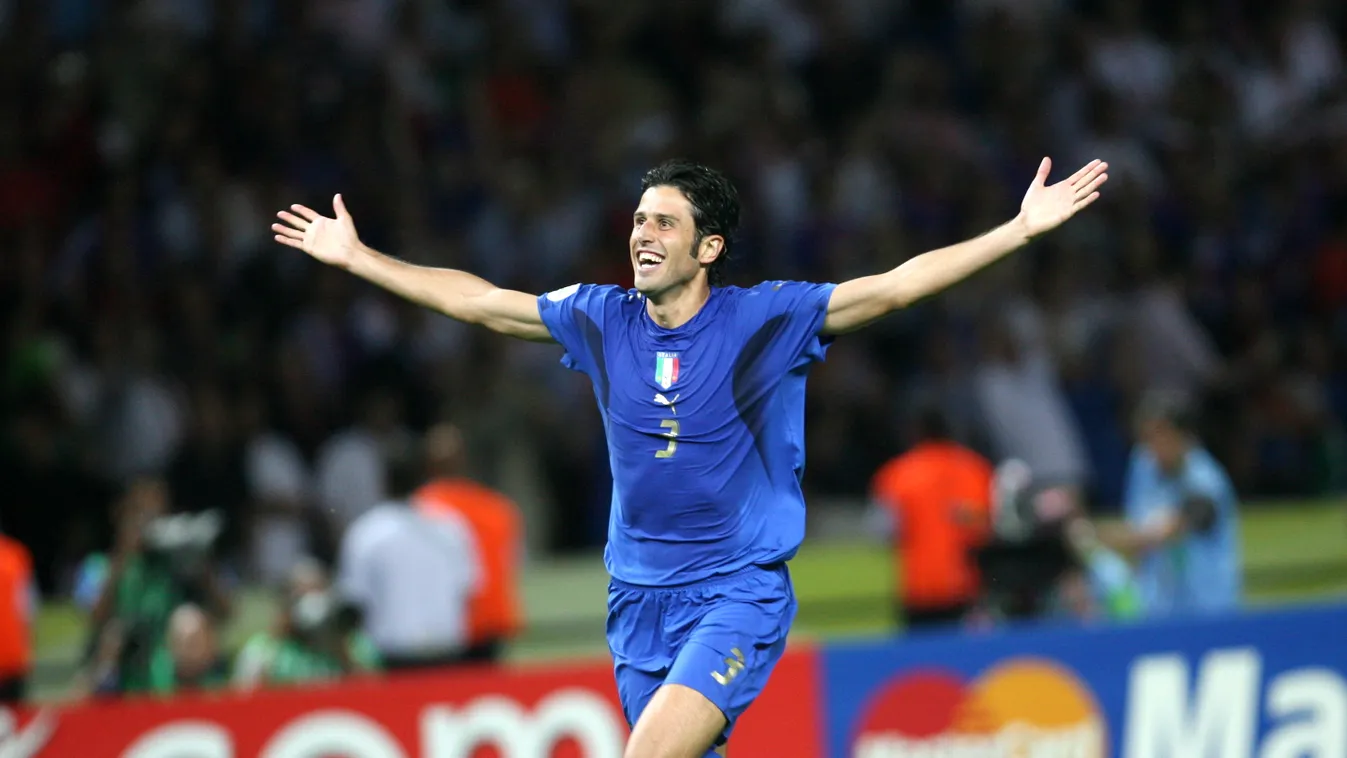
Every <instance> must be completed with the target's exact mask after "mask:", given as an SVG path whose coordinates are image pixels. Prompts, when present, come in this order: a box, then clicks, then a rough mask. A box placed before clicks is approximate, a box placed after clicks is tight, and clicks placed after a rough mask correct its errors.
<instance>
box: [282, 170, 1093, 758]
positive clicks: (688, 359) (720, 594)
mask: <svg viewBox="0 0 1347 758" xmlns="http://www.w3.org/2000/svg"><path fill="white" fill-rule="evenodd" d="M1051 165H1052V164H1051V162H1050V161H1049V160H1048V159H1046V158H1045V159H1044V160H1043V162H1042V164H1041V165H1040V166H1039V169H1038V173H1037V175H1036V176H1035V177H1034V180H1033V182H1032V184H1031V185H1030V186H1029V190H1028V192H1026V193H1025V195H1024V199H1023V201H1022V203H1021V205H1020V212H1019V214H1018V215H1016V216H1015V218H1014V219H1013V220H1011V221H1010V222H1008V223H1006V224H1004V225H1002V226H999V227H997V228H995V229H993V230H991V231H989V232H987V233H985V234H983V235H982V236H980V237H977V238H976V239H972V240H969V241H966V242H963V243H960V244H957V245H954V246H951V247H947V248H943V249H940V250H936V251H933V252H929V253H925V254H923V255H920V256H917V257H915V258H913V259H912V260H910V261H908V262H906V263H904V264H903V265H901V266H899V267H897V268H895V269H893V270H892V271H888V272H886V273H882V274H878V275H874V276H867V277H861V278H859V279H854V280H851V281H848V282H843V283H841V284H836V285H833V284H808V283H802V282H786V281H772V282H764V283H762V284H759V285H757V286H755V287H751V288H748V289H740V288H737V287H726V286H722V285H721V282H720V279H721V272H722V270H723V266H724V264H725V262H726V260H727V258H728V253H729V251H730V241H731V237H732V234H733V232H734V230H735V227H736V226H737V224H738V221H739V198H738V193H737V191H736V190H735V188H734V185H732V184H731V183H730V182H729V181H728V180H727V179H726V178H725V177H724V176H722V175H721V174H719V173H718V172H716V171H714V170H712V169H710V168H706V167H704V166H700V165H695V164H691V163H685V162H681V161H675V162H669V163H665V164H663V165H660V166H658V167H656V168H654V169H652V170H651V171H650V172H648V173H647V174H646V175H645V178H644V180H643V181H642V190H643V192H642V195H641V199H640V204H639V205H638V206H637V208H636V211H635V213H634V214H633V216H632V228H631V238H630V240H629V245H628V248H629V249H628V254H629V256H630V258H631V264H632V267H633V268H634V269H635V277H636V279H635V285H636V286H635V289H634V290H632V291H625V290H623V289H621V288H618V287H614V286H596V285H590V284H574V285H571V286H569V287H564V288H562V289H558V290H555V291H553V292H549V293H547V294H544V295H542V296H534V295H528V294H524V293H521V292H514V291H510V290H505V289H501V288H499V287H496V286H494V285H492V284H491V283H489V282H486V281H484V280H482V279H480V278H478V277H476V276H473V275H472V274H469V273H467V272H464V271H453V270H447V269H434V268H424V267H419V266H413V265H410V264H407V263H404V262H401V261H398V260H396V259H394V258H390V257H388V256H386V255H383V254H381V253H379V252H376V251H374V250H372V249H370V248H369V247H367V246H365V245H363V244H361V242H360V238H359V236H357V234H356V228H355V224H354V222H353V221H352V219H351V214H350V213H349V212H348V211H347V209H346V206H345V205H344V203H343V202H342V199H341V196H340V195H337V196H335V197H334V198H333V201H332V205H333V210H334V211H335V218H330V217H325V216H321V215H319V214H318V213H317V212H315V211H313V210H311V209H309V208H306V207H304V206H301V205H294V206H291V209H290V211H282V212H281V213H280V214H278V215H279V217H280V219H281V220H282V221H283V222H284V223H278V224H274V225H273V226H272V230H273V231H274V232H275V233H276V241H277V242H280V243H282V244H285V245H289V246H290V247H295V248H299V249H300V250H303V251H304V252H306V253H308V254H309V255H311V256H313V257H314V258H316V259H318V260H320V261H322V262H324V263H328V264H331V265H334V266H337V267H340V268H343V269H346V270H347V271H350V272H351V273H353V274H355V275H357V276H360V277H362V278H364V279H367V280H369V281H371V282H373V283H375V284H377V285H379V286H381V287H384V288H386V289H388V290H390V291H392V292H394V293H396V294H398V295H401V296H402V297H405V298H408V299H410V300H412V301H415V302H417V303H420V304H422V305H424V306H426V307H429V308H432V309H434V310H437V311H439V312H441V313H444V314H445V315H448V316H450V317H451V318H454V319H457V320H459V321H464V322H468V323H472V324H480V325H482V326H485V327H487V328H488V329H491V330H493V331H496V332H500V333H502V334H508V335H510V336H513V337H519V338H522V339H526V340H533V341H538V342H557V343H560V344H561V347H562V348H563V349H564V351H565V354H564V356H563V357H562V363H563V364H564V365H566V366H567V367H569V368H572V369H574V370H577V371H581V372H584V373H585V374H586V375H588V376H589V378H590V379H591V381H592V382H593V385H594V395H595V397H596V398H597V400H598V405H599V412H600V414H601V415H602V417H603V422H604V427H605V429H606V431H607V437H608V449H609V460H610V462H611V465H612V473H613V499H612V513H611V517H610V520H609V529H608V546H607V549H606V550H605V554H604V562H605V565H606V567H607V569H608V571H609V573H610V574H611V576H612V582H611V584H610V587H609V595H608V645H609V649H610V650H611V652H612V656H613V663H614V668H615V674H616V678H617V687H618V692H619V695H620V696H621V700H622V706H623V709H624V710H625V712H626V717H627V720H628V722H629V723H630V724H631V726H632V734H631V738H630V740H629V741H628V744H627V748H626V756H627V758H656V757H658V758H664V757H666V756H667V757H672V758H702V757H703V756H706V755H710V754H717V753H718V754H720V755H724V748H723V746H724V744H725V742H726V740H727V739H728V737H729V735H730V732H731V730H732V729H733V727H734V723H735V720H736V719H737V718H738V717H739V715H740V714H742V713H743V712H744V709H746V708H747V707H748V705H749V704H750V703H751V702H752V701H753V699H754V698H755V697H756V696H757V695H758V693H760V692H761V691H762V688H763V686H764V684H765V683H766V681H767V678H768V676H769V675H770V673H771V670H772V668H773V666H774V665H775V664H776V662H777V660H778V659H779V658H780V657H781V654H782V652H783V651H784V649H785V643H786V633H787V631H788V630H789V628H790V625H791V622H792V620H793V619H794V617H795V609H796V604H795V596H794V593H793V591H792V588H791V583H790V577H789V574H788V573H787V570H786V561H788V560H789V559H790V558H791V557H793V556H794V555H795V551H796V549H797V548H798V547H799V545H800V542H801V540H802V539H803V537H804V498H803V495H802V493H801V489H800V479H801V476H802V474H803V470H804V442H803V435H804V429H803V426H804V382H805V375H806V373H807V372H808V369H809V366H810V364H812V363H813V362H815V361H819V360H822V359H823V357H824V353H825V352H826V351H827V348H828V345H829V343H830V342H831V340H832V338H833V336H834V335H838V334H842V333H844V332H849V331H852V330H855V329H859V328H860V327H862V326H865V325H866V324H869V323H870V322H872V321H875V320H876V319H879V318H881V317H883V316H884V315H886V314H889V313H892V312H894V311H896V310H898V309H900V308H903V307H906V306H908V305H910V304H912V303H914V302H916V301H918V300H920V299H922V298H924V297H926V296H928V295H932V294H934V293H936V292H939V291H940V290H943V289H945V288H946V287H948V286H950V285H952V284H954V283H955V282H957V281H959V280H961V279H963V278H965V277H967V276H969V275H970V274H972V273H974V272H975V271H977V270H979V269H981V268H983V267H984V266H987V265H988V264H990V263H992V262H993V261H996V260H998V259H1000V258H1001V257H1003V256H1005V255H1006V254H1008V253H1010V252H1011V251H1013V250H1015V249H1017V248H1019V247H1021V246H1023V245H1024V244H1025V243H1027V242H1028V241H1029V240H1031V239H1033V238H1034V237H1036V236H1038V235H1040V234H1043V233H1044V232H1047V231H1049V230H1051V229H1053V228H1054V227H1056V226H1058V225H1060V224H1061V223H1063V222H1064V221H1066V220H1067V219H1068V218H1070V217H1071V216H1073V215H1074V214H1075V213H1077V212H1078V211H1080V210H1081V209H1083V208H1085V207H1086V206H1088V205H1089V204H1090V203H1092V202H1094V201H1095V200H1096V199H1097V198H1098V197H1099V193H1098V189H1099V187H1100V186H1101V185H1102V184H1103V183H1104V181H1105V180H1106V179H1107V178H1108V176H1107V174H1106V173H1105V171H1106V169H1107V164H1104V163H1102V162H1100V161H1097V160H1096V161H1093V162H1091V163H1089V164H1088V165H1086V166H1084V167H1083V168H1081V169H1080V170H1079V171H1077V172H1076V173H1075V174H1073V175H1072V176H1071V177H1070V178H1069V179H1067V180H1065V181H1063V182H1059V183H1057V184H1053V185H1049V184H1047V178H1048V172H1049V171H1050V169H1051Z"/></svg>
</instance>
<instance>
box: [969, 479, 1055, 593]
mask: <svg viewBox="0 0 1347 758" xmlns="http://www.w3.org/2000/svg"><path fill="white" fill-rule="evenodd" d="M992 486H993V509H994V510H993V518H992V538H991V540H989V541H988V543H987V544H986V545H983V546H982V547H980V548H978V550H977V551H976V553H975V558H976V561H977V565H978V570H979V571H980V572H981V574H982V583H983V587H984V588H985V589H984V597H983V602H984V604H985V606H986V607H987V610H989V611H991V612H992V613H994V614H995V615H997V616H999V617H1001V618H1006V619H1029V618H1037V617H1040V616H1042V615H1043V614H1044V613H1045V612H1046V611H1047V610H1048V608H1049V606H1050V604H1051V602H1052V595H1053V591H1054V588H1055V587H1056V586H1057V584H1058V583H1059V581H1060V580H1061V579H1062V578H1063V577H1064V576H1065V575H1066V574H1067V573H1068V572H1069V571H1071V570H1072V569H1074V568H1077V567H1078V565H1079V563H1078V561H1077V559H1076V557H1075V554H1074V553H1073V552H1072V551H1071V549H1070V547H1069V545H1068V544H1067V539H1066V533H1065V528H1064V527H1065V526H1066V523H1067V521H1068V518H1069V516H1070V514H1071V512H1072V503H1071V499H1070V496H1069V495H1068V494H1067V493H1066V492H1065V491H1063V490H1062V489H1061V488H1057V487H1052V486H1045V485H1043V484H1041V483H1038V482H1035V481H1034V478H1033V472H1032V471H1031V470H1030V469H1029V467H1028V465H1026V464H1025V463H1024V462H1022V461H1018V460H1009V461H1006V462H1004V463H1002V464H1001V465H1000V466H998V467H997V469H996V473H995V475H994V478H993V485H992Z"/></svg>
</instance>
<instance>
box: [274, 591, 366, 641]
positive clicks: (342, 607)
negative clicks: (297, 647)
mask: <svg viewBox="0 0 1347 758" xmlns="http://www.w3.org/2000/svg"><path fill="white" fill-rule="evenodd" d="M289 617H290V633H291V634H292V635H294V637H295V638H296V639H297V640H299V641H300V642H301V643H303V644H305V645H307V646H309V647H314V648H323V649H329V650H330V649H335V648H336V647H339V646H340V645H341V644H343V642H344V640H345V639H346V636H347V635H349V634H350V633H351V632H353V631H355V630H356V629H358V628H359V627H360V611H359V609H357V608H356V607H355V606H354V605H352V604H351V603H349V602H346V601H345V600H344V599H342V598H341V597H340V596H339V595H337V594H336V593H334V592H332V591H330V590H320V591H315V592H305V593H304V594H302V595H300V596H299V597H297V598H295V600H294V602H292V603H291V604H290V613H289Z"/></svg>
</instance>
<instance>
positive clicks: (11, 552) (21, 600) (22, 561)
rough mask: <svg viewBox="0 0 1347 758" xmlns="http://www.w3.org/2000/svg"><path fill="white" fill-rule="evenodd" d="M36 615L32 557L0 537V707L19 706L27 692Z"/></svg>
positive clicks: (5, 537)
mask: <svg viewBox="0 0 1347 758" xmlns="http://www.w3.org/2000/svg"><path fill="white" fill-rule="evenodd" d="M36 612H37V585H36V584H35V583H34V581H33V556H32V554H31V553H29V552H28V548H26V547H24V546H23V543H21V542H19V541H18V540H16V539H14V538H12V537H8V536H6V535H4V534H0V704H10V703H18V702H20V701H22V700H23V698H24V695H25V694H26V693H27V689H28V675H29V673H31V671H32V668H33V617H34V614H36Z"/></svg>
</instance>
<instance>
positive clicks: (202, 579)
mask: <svg viewBox="0 0 1347 758" xmlns="http://www.w3.org/2000/svg"><path fill="white" fill-rule="evenodd" d="M220 529H221V522H220V517H219V515H218V514H217V513H214V512H207V513H203V514H200V515H190V514H178V515H169V514H168V491H167V487H166V486H165V485H164V483H163V482H162V481H161V480H159V479H154V478H143V479H139V480H136V481H135V482H133V483H132V485H131V486H130V488H129V489H128V490H127V493H126V495H125V496H124V497H123V498H122V501H121V502H120V503H119V504H118V508H117V542H116V545H115V546H114V549H113V553H112V557H111V558H110V559H104V558H103V557H102V556H94V557H92V558H91V559H90V560H89V561H88V563H87V565H86V566H85V584H86V585H87V587H88V589H86V594H94V593H96V595H97V600H96V601H95V602H94V604H93V611H92V613H91V619H90V620H91V622H92V632H93V634H92V636H91V639H90V654H91V656H92V655H93V654H95V653H97V654H98V655H99V657H100V658H101V659H102V663H104V664H106V663H107V658H108V657H109V656H110V655H113V654H114V653H115V656H114V657H115V661H116V664H115V673H114V674H113V675H112V678H113V681H114V682H115V683H113V684H109V683H108V677H107V676H106V673H107V672H104V675H103V676H100V677H98V678H99V679H100V681H102V682H103V689H105V690H106V689H111V690H113V691H117V692H123V693H138V692H147V691H149V690H150V689H151V678H152V673H151V670H152V666H153V661H154V659H155V657H156V656H159V655H162V654H163V649H164V646H165V644H166V632H167V629H168V623H169V617H170V615H171V614H172V613H173V611H174V610H175V609H176V608H178V607H179V606H181V605H183V604H184V603H193V604H195V605H198V606H200V607H201V608H203V609H206V610H207V611H208V612H210V613H211V614H213V615H215V616H216V617H217V618H219V617H224V616H226V615H227V614H228V612H229V605H230V604H229V598H228V596H227V595H226V594H225V593H224V591H223V588H222V587H221V586H220V584H219V581H218V578H217V576H216V571H215V564H214V558H213V555H212V551H213V547H214V544H215V540H216V539H217V538H218V537H219V534H220ZM114 643H115V644H114Z"/></svg>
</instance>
